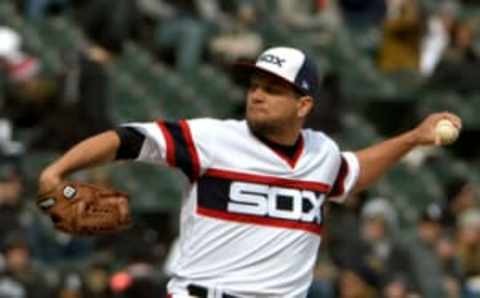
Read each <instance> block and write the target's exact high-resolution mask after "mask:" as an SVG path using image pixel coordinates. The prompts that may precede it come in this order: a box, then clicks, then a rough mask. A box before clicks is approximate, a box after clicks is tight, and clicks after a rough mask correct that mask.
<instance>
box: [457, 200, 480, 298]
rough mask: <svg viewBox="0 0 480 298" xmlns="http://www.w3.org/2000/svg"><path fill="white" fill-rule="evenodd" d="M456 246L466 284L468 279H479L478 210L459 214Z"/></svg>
mask: <svg viewBox="0 0 480 298" xmlns="http://www.w3.org/2000/svg"><path fill="white" fill-rule="evenodd" d="M457 246H458V247H457V252H458V256H459V258H460V263H461V266H462V269H463V272H464V274H465V277H466V278H467V283H468V280H469V279H473V278H477V277H480V211H479V210H478V209H470V210H467V211H464V212H462V213H460V215H459V217H458V227H457ZM479 294H480V292H479Z"/></svg>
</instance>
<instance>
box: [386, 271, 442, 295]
mask: <svg viewBox="0 0 480 298" xmlns="http://www.w3.org/2000/svg"><path fill="white" fill-rule="evenodd" d="M382 294H383V295H382V297H384V298H413V297H430V296H418V295H417V294H411V293H409V288H408V283H407V281H406V280H405V279H404V278H403V277H402V276H401V275H398V276H394V277H392V278H390V279H389V280H388V281H387V282H386V283H385V285H384V286H383V289H382ZM431 297H433V296H431ZM435 297H440V296H435Z"/></svg>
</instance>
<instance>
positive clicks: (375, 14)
mask: <svg viewBox="0 0 480 298" xmlns="http://www.w3.org/2000/svg"><path fill="white" fill-rule="evenodd" d="M386 2H388V0H339V4H340V7H341V8H342V11H343V14H344V19H345V21H346V22H348V23H349V24H350V26H351V27H357V26H361V27H364V26H371V25H377V24H379V23H380V22H381V21H382V20H383V18H384V16H385V11H386Z"/></svg>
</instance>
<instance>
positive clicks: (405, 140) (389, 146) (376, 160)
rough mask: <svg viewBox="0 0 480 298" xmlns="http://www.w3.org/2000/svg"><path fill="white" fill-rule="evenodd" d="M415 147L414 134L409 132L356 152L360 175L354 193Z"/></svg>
mask: <svg viewBox="0 0 480 298" xmlns="http://www.w3.org/2000/svg"><path fill="white" fill-rule="evenodd" d="M417 145H418V141H417V140H416V136H415V133H414V132H413V131H410V132H407V133H404V134H402V135H399V136H397V137H394V138H392V139H389V140H386V141H384V142H382V143H379V144H376V145H373V146H371V147H368V148H366V149H363V150H360V151H358V152H356V153H355V154H356V155H357V158H358V161H359V164H360V173H361V175H360V177H359V180H358V182H357V185H356V187H355V191H360V190H363V189H365V188H367V187H368V186H369V185H371V184H373V183H375V182H376V181H377V180H378V179H379V178H380V177H381V176H383V174H385V173H386V172H387V171H388V170H390V169H391V168H392V167H393V166H394V165H395V164H396V163H397V162H398V161H399V160H400V159H402V158H403V157H404V156H405V155H406V154H407V153H408V152H410V150H412V149H413V148H415V147H416V146H417Z"/></svg>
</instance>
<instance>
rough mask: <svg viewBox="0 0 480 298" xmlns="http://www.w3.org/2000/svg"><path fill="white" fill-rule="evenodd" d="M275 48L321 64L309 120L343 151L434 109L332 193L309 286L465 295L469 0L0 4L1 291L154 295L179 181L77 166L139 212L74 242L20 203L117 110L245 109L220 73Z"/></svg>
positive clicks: (476, 52) (236, 82)
mask: <svg viewBox="0 0 480 298" xmlns="http://www.w3.org/2000/svg"><path fill="white" fill-rule="evenodd" d="M273 45H287V46H288V45H291V46H296V47H300V48H303V49H304V50H306V51H307V52H309V53H310V54H311V55H313V56H314V57H315V59H316V61H317V63H318V66H319V69H320V71H321V74H322V77H323V83H322V84H323V88H322V98H321V100H320V101H319V103H318V105H317V108H316V110H315V112H314V115H312V117H311V119H309V122H308V126H309V127H313V128H316V129H320V130H324V131H326V132H328V133H329V134H331V135H332V136H333V137H334V139H335V140H337V142H339V144H340V145H341V146H342V148H344V149H346V150H355V149H359V148H362V147H364V146H367V145H369V144H372V143H374V142H377V141H379V140H381V139H383V138H385V137H388V136H392V135H394V134H396V133H399V132H401V131H404V130H406V129H409V128H412V126H413V125H415V124H416V123H418V122H419V121H420V120H421V119H422V118H423V117H424V116H425V115H427V114H428V113H431V112H435V111H443V110H448V111H451V112H455V113H457V114H458V115H460V116H461V117H462V118H463V121H464V130H463V132H462V134H461V137H460V139H459V140H458V142H457V143H456V144H454V145H452V146H448V147H444V148H435V149H424V150H423V149H421V150H416V151H415V152H413V153H411V154H410V155H408V156H407V158H405V159H404V160H403V161H402V162H401V164H400V165H399V166H398V167H396V168H395V169H394V170H393V171H392V172H391V173H389V174H388V175H387V176H386V177H385V178H383V179H382V180H381V181H380V183H378V184H377V185H376V186H375V187H373V188H371V189H370V190H369V191H368V192H366V193H363V194H360V195H359V197H360V198H361V199H360V200H359V202H360V203H359V204H357V205H353V204H352V205H347V206H334V205H332V206H329V210H328V218H329V220H328V223H327V227H328V228H327V235H326V237H325V240H324V245H322V249H321V251H320V257H319V261H318V266H317V270H316V271H315V279H314V283H313V286H312V289H311V294H310V296H309V297H480V284H479V278H480V249H479V245H480V241H479V240H480V212H479V211H478V210H479V209H477V208H478V204H479V202H478V198H479V197H478V191H479V183H480V181H479V179H480V171H479V167H478V166H479V162H480V159H479V153H478V152H479V151H478V139H479V136H480V130H479V129H480V116H479V115H480V2H479V1H477V0H458V1H454V0H315V1H313V0H297V1H293V0H257V1H253V0H232V1H218V0H204V1H200V0H190V1H187V0H181V1H170V0H116V1H108V0H0V66H1V71H0V156H1V159H0V161H1V163H0V178H1V183H0V222H1V223H2V224H1V225H0V250H1V253H2V254H1V257H0V296H1V297H18V298H21V297H61V298H67V297H164V296H165V293H164V290H163V286H164V283H165V281H166V280H167V279H168V274H169V271H168V264H169V263H168V262H169V260H170V259H171V258H172V256H171V252H172V251H173V250H172V249H171V247H172V243H174V239H175V236H176V233H177V221H178V210H179V208H180V202H181V200H180V198H181V194H182V189H183V187H184V186H185V183H186V181H185V180H184V179H183V177H181V176H180V175H179V174H178V173H175V172H172V171H168V170H167V171H165V170H164V169H158V168H153V167H152V166H149V165H140V164H121V165H114V166H109V167H105V168H101V169H98V170H93V171H90V172H88V173H80V174H78V175H77V176H76V177H75V178H76V179H81V180H86V181H90V182H94V183H102V184H110V185H114V186H115V187H117V188H120V189H122V190H125V191H128V192H129V193H130V194H131V197H132V198H133V199H132V204H133V208H134V209H135V214H136V217H137V218H136V222H137V225H136V226H135V227H134V228H133V229H132V230H131V231H129V232H126V233H125V234H122V235H118V236H112V237H101V238H88V239H78V238H72V237H70V236H68V235H64V234H61V233H58V232H55V231H53V230H52V227H51V225H50V223H49V222H48V221H47V220H46V219H45V218H43V217H41V216H40V214H39V213H38V211H37V210H36V209H35V206H34V205H33V199H34V197H35V186H36V178H37V175H38V174H39V171H40V169H41V168H42V167H43V166H45V165H46V164H47V163H49V162H50V161H52V160H53V158H55V157H57V156H58V155H59V154H60V153H61V152H63V151H64V150H66V149H67V148H69V147H70V146H71V145H72V144H74V143H76V142H78V141H79V140H81V139H82V138H85V137H87V136H89V135H92V134H94V133H97V132H100V131H103V130H106V129H109V128H112V127H115V126H116V125H119V124H120V123H124V122H129V121H150V120H155V119H160V118H162V119H180V118H191V117H220V118H227V117H234V118H240V117H242V116H243V96H244V88H243V87H244V86H243V84H242V82H243V81H242V77H241V74H236V73H234V72H233V71H232V68H231V64H232V62H234V61H236V60H237V59H253V58H254V57H255V56H256V55H257V54H258V53H259V52H260V51H261V50H262V49H264V48H265V47H268V46H273Z"/></svg>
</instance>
